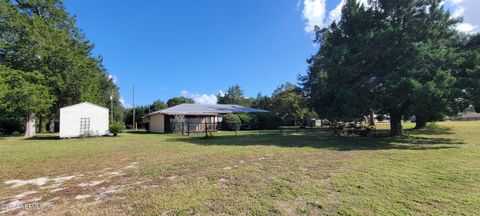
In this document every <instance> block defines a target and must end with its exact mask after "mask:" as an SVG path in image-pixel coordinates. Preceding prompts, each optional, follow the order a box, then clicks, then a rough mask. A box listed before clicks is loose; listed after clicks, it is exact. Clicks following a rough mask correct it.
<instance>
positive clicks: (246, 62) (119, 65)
mask: <svg viewBox="0 0 480 216" xmlns="http://www.w3.org/2000/svg"><path fill="white" fill-rule="evenodd" d="M362 1H365V2H366V0H362ZM343 2H344V0H203V1H199V0H183V1H165V0H162V1H158V0H157V1H154V0H150V1H125V0H119V1H98V0H97V1H94V0H82V1H76V0H66V1H65V5H66V7H67V10H68V11H69V12H70V13H71V14H73V15H76V16H77V26H79V27H80V28H82V29H83V31H84V32H85V34H86V36H87V38H88V39H89V40H90V41H91V42H92V43H94V44H95V50H94V53H95V55H101V56H102V57H103V59H104V64H105V66H106V68H107V69H108V71H109V73H111V74H112V76H113V77H114V79H115V80H116V81H117V84H118V85H119V87H120V92H121V95H122V97H123V99H124V101H125V105H127V106H129V105H131V103H132V93H131V92H132V86H133V85H135V90H136V94H135V95H136V104H142V105H144V104H149V103H152V102H153V101H154V100H157V99H161V100H164V101H165V100H167V99H168V98H171V97H174V96H180V95H183V96H188V97H192V98H194V99H195V100H196V102H198V103H215V95H216V94H218V93H219V91H225V90H226V89H227V88H228V86H230V85H233V84H236V83H238V84H239V85H240V86H241V87H242V88H243V89H244V91H245V93H246V95H247V96H251V97H254V96H256V94H257V93H258V92H262V93H263V94H270V93H271V92H272V91H273V90H274V89H275V88H276V86H278V85H280V84H282V83H284V82H287V81H289V82H296V78H297V75H298V74H304V73H305V72H306V69H307V64H306V62H305V60H306V59H307V58H308V57H309V56H310V55H312V54H314V53H315V52H316V50H317V49H318V47H314V46H313V44H312V35H311V29H312V27H313V26H314V25H320V26H323V25H326V24H327V23H329V22H330V21H332V20H335V19H338V17H339V16H340V10H339V9H340V8H341V5H342V3H343ZM478 2H479V1H478V0H448V1H447V3H446V4H447V6H448V7H449V8H451V10H452V11H456V12H457V13H458V14H459V15H463V16H466V15H469V14H471V15H469V16H471V18H469V19H467V18H468V17H466V21H470V20H471V21H472V22H470V23H468V22H467V23H468V25H469V26H463V27H462V28H464V30H465V31H477V27H476V23H475V22H478V20H480V18H479V17H477V15H476V14H475V13H474V12H475V11H473V10H472V7H476V9H480V8H479V7H478ZM472 5H473V6H472ZM462 8H463V10H462V11H460V9H462ZM472 11H473V12H472ZM478 24H480V23H478ZM459 28H460V27H459Z"/></svg>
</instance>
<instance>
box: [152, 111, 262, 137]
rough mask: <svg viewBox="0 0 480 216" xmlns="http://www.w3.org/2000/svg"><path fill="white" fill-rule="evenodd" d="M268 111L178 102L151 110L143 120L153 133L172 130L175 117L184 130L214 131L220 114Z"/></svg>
mask: <svg viewBox="0 0 480 216" xmlns="http://www.w3.org/2000/svg"><path fill="white" fill-rule="evenodd" d="M267 112H269V111H266V110H261V109H255V108H251V107H244V106H239V105H226V104H211V105H207V104H180V105H177V106H174V107H170V108H168V109H164V110H160V111H157V112H153V113H150V114H148V115H147V116H145V118H144V122H145V123H148V125H149V126H148V131H150V132H153V133H166V132H171V131H172V130H173V128H172V127H173V126H172V124H173V123H174V122H175V118H176V117H177V118H178V117H181V118H182V121H183V122H184V124H183V127H188V129H187V128H184V130H185V131H186V130H188V131H190V132H199V131H205V127H209V128H208V130H209V131H216V130H217V127H216V125H215V124H216V123H218V122H221V121H222V115H224V114H228V113H267Z"/></svg>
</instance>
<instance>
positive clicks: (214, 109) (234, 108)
mask: <svg viewBox="0 0 480 216" xmlns="http://www.w3.org/2000/svg"><path fill="white" fill-rule="evenodd" d="M267 112H270V111H267V110H261V109H255V108H251V107H244V106H240V105H230V104H180V105H177V106H174V107H170V108H168V109H164V110H160V111H156V112H153V113H150V114H148V115H147V116H150V115H156V114H165V115H218V114H227V113H267Z"/></svg>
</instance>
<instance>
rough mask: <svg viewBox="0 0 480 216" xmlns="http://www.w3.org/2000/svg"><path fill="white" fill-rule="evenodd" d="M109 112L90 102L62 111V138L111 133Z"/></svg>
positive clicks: (65, 108) (64, 108) (62, 109)
mask: <svg viewBox="0 0 480 216" xmlns="http://www.w3.org/2000/svg"><path fill="white" fill-rule="evenodd" d="M108 114H109V110H108V109H107V108H105V107H101V106H98V105H95V104H91V103H88V102H85V103H79V104H75V105H72V106H67V107H63V108H61V109H60V138H70V137H81V136H103V135H106V134H108V133H109V131H108V126H109V116H108Z"/></svg>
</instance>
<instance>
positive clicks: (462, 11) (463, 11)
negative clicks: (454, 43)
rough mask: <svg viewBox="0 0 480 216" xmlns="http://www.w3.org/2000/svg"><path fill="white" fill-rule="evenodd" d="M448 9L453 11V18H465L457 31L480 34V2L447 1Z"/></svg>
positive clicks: (468, 0)
mask: <svg viewBox="0 0 480 216" xmlns="http://www.w3.org/2000/svg"><path fill="white" fill-rule="evenodd" d="M444 5H445V6H446V8H447V9H448V10H450V11H453V13H452V16H453V17H463V20H464V22H463V23H460V24H458V25H457V27H456V29H457V30H458V31H461V32H465V33H477V32H479V30H480V29H479V28H478V26H479V25H480V14H479V13H478V11H479V10H480V1H478V0H446V1H445V2H444Z"/></svg>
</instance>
